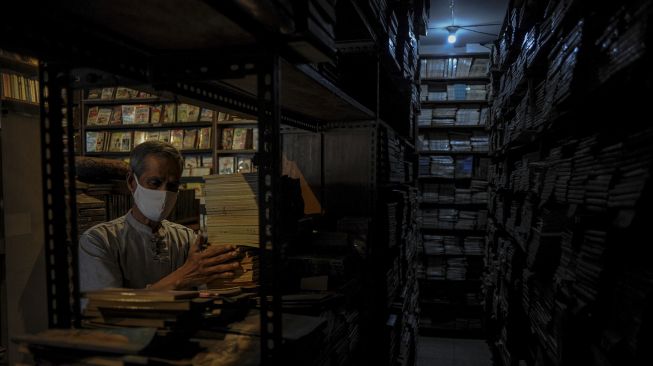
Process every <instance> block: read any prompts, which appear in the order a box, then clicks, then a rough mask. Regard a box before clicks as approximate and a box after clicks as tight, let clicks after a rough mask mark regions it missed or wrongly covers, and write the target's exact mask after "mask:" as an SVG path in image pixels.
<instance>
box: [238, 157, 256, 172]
mask: <svg viewBox="0 0 653 366" xmlns="http://www.w3.org/2000/svg"><path fill="white" fill-rule="evenodd" d="M236 159H237V165H236V166H237V173H251V172H253V170H252V159H251V158H246V157H243V156H239V157H237V158H236Z"/></svg>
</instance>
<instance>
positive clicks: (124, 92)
mask: <svg viewBox="0 0 653 366" xmlns="http://www.w3.org/2000/svg"><path fill="white" fill-rule="evenodd" d="M135 92H136V91H135V90H133V89H129V88H126V87H124V86H119V87H118V88H117V89H116V99H131V98H133V97H134V96H135Z"/></svg>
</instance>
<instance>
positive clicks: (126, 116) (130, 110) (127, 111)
mask: <svg viewBox="0 0 653 366" xmlns="http://www.w3.org/2000/svg"><path fill="white" fill-rule="evenodd" d="M135 121H136V106H134V105H123V106H122V124H124V125H133V124H134V123H135Z"/></svg>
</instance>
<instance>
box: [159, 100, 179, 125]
mask: <svg viewBox="0 0 653 366" xmlns="http://www.w3.org/2000/svg"><path fill="white" fill-rule="evenodd" d="M176 121H177V106H176V105H175V104H174V103H167V104H164V105H163V121H162V122H163V123H174V122H176Z"/></svg>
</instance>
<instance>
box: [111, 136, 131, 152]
mask: <svg viewBox="0 0 653 366" xmlns="http://www.w3.org/2000/svg"><path fill="white" fill-rule="evenodd" d="M130 150H131V132H113V133H111V139H110V142H109V151H110V152H127V151H130Z"/></svg>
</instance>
